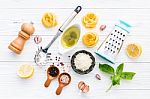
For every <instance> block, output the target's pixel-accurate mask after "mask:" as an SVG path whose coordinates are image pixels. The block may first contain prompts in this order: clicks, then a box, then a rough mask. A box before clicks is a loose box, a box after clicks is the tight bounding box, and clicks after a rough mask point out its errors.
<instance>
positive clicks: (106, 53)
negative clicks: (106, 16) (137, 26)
mask: <svg viewBox="0 0 150 99" xmlns="http://www.w3.org/2000/svg"><path fill="white" fill-rule="evenodd" d="M130 29H131V26H130V25H129V24H128V23H126V22H124V21H122V20H119V24H116V25H115V26H114V29H113V30H112V31H111V32H110V34H109V35H108V36H107V38H106V39H105V40H104V42H103V43H102V44H101V45H100V47H99V48H98V49H97V51H96V52H95V53H96V54H97V55H98V56H100V57H102V58H104V59H105V60H107V61H109V62H111V63H113V64H114V63H115V58H116V57H117V55H118V53H119V52H120V50H121V47H122V45H123V42H124V40H125V37H126V35H127V34H128V33H129V32H130Z"/></svg>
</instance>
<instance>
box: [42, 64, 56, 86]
mask: <svg viewBox="0 0 150 99" xmlns="http://www.w3.org/2000/svg"><path fill="white" fill-rule="evenodd" d="M58 75H59V69H58V68H57V67H56V66H54V65H52V66H50V67H49V68H48V69H47V80H46V81H45V84H44V86H45V87H48V86H49V85H50V83H51V81H52V80H54V79H55V78H56V77H57V76H58Z"/></svg>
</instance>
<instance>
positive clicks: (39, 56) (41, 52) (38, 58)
mask: <svg viewBox="0 0 150 99" xmlns="http://www.w3.org/2000/svg"><path fill="white" fill-rule="evenodd" d="M81 9H82V7H81V6H77V7H76V8H75V9H74V11H73V12H72V14H71V15H70V16H69V17H68V18H67V20H66V21H65V22H64V23H63V24H62V26H61V27H60V28H59V29H58V32H57V33H56V35H55V36H54V37H53V39H52V40H51V41H50V42H49V43H48V45H47V46H46V47H45V48H42V46H41V47H40V48H38V51H36V54H35V57H34V61H35V63H36V64H37V65H42V66H44V65H46V63H47V60H46V56H47V51H48V49H49V48H50V47H51V45H52V44H53V43H54V41H55V40H56V39H57V38H58V37H59V36H60V35H61V34H62V33H63V31H64V30H65V28H66V27H67V26H68V25H69V24H70V23H71V21H72V20H73V19H74V18H75V17H76V16H77V14H78V13H79V12H80V11H81Z"/></svg>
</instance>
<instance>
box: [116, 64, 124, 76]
mask: <svg viewBox="0 0 150 99" xmlns="http://www.w3.org/2000/svg"><path fill="white" fill-rule="evenodd" d="M123 67H124V64H123V63H122V64H120V65H119V66H118V67H117V69H116V74H117V75H121V73H122V71H123Z"/></svg>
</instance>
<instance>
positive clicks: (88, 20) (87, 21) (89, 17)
mask: <svg viewBox="0 0 150 99" xmlns="http://www.w3.org/2000/svg"><path fill="white" fill-rule="evenodd" d="M97 22H98V17H97V15H96V14H94V13H92V12H90V13H87V14H86V15H85V16H83V18H82V23H83V25H84V27H85V28H94V27H96V25H97Z"/></svg>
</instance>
